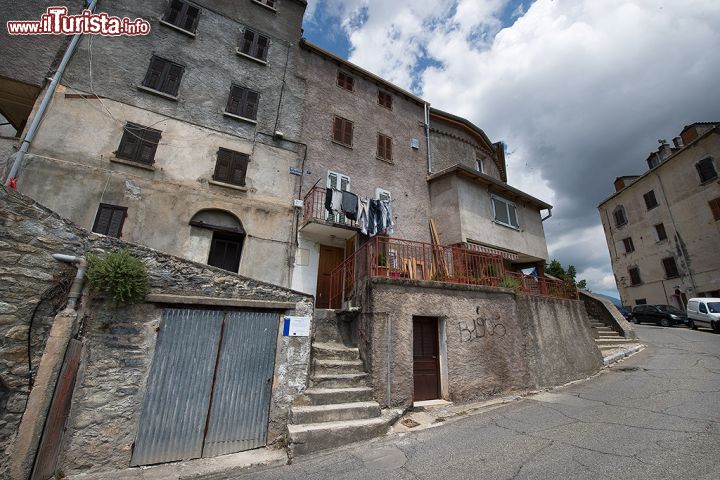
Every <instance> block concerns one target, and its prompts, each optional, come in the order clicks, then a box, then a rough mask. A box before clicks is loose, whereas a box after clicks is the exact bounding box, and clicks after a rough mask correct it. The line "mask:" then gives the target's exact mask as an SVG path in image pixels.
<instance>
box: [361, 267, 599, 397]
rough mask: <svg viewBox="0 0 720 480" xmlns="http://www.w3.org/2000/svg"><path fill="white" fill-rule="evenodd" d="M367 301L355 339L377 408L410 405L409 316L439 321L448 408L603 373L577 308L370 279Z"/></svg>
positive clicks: (469, 289) (487, 290)
mask: <svg viewBox="0 0 720 480" xmlns="http://www.w3.org/2000/svg"><path fill="white" fill-rule="evenodd" d="M370 298H371V301H370V303H369V306H368V307H367V308H366V309H365V311H364V312H363V313H362V314H361V315H359V317H358V321H357V340H358V346H359V348H360V349H361V352H362V356H363V358H364V359H365V361H366V363H367V365H368V368H369V369H370V371H371V376H372V382H373V387H374V389H375V395H376V398H377V399H378V401H379V402H380V403H381V404H383V405H387V404H391V405H393V406H407V405H409V404H410V403H411V402H412V394H413V350H412V339H413V336H412V335H413V333H412V320H413V316H430V317H437V318H439V319H442V320H444V324H445V326H446V330H445V335H446V338H447V353H446V354H447V365H448V385H447V391H448V396H449V398H448V400H452V401H455V402H471V401H476V400H480V399H483V398H487V397H490V396H494V395H498V394H502V393H506V392H511V391H521V390H527V389H534V388H538V387H547V386H552V385H559V384H563V383H566V382H568V381H571V380H576V379H579V378H584V377H586V376H588V375H591V374H592V373H594V372H596V371H597V370H598V369H599V368H600V367H602V357H601V355H600V352H599V350H598V349H597V347H596V346H595V342H594V340H593V337H592V333H591V331H590V327H589V321H588V320H587V317H586V314H585V310H584V306H583V304H582V302H578V301H572V300H558V299H549V298H529V297H528V298H526V297H521V296H516V295H514V294H513V293H512V292H511V291H509V290H506V289H497V288H491V287H479V286H460V285H454V286H451V285H442V284H435V283H428V282H413V281H401V280H389V279H388V280H386V279H383V280H375V281H374V282H373V284H372V287H371V290H370ZM388 335H389V337H388ZM388 338H389V339H390V342H388ZM388 353H389V356H390V358H391V359H392V360H391V367H392V368H391V370H390V372H389V375H388V368H387V358H388ZM441 355H443V352H441ZM388 384H389V385H390V397H389V398H390V401H389V402H388V394H387V392H388Z"/></svg>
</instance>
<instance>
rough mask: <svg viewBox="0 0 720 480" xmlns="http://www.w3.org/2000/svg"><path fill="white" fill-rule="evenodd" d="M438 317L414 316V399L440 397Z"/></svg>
mask: <svg viewBox="0 0 720 480" xmlns="http://www.w3.org/2000/svg"><path fill="white" fill-rule="evenodd" d="M438 350H439V347H438V322H437V318H429V317H414V318H413V379H414V382H415V389H414V393H413V400H414V401H420V400H434V399H436V398H439V397H440V363H439V358H438Z"/></svg>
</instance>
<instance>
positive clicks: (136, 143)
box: [115, 122, 162, 165]
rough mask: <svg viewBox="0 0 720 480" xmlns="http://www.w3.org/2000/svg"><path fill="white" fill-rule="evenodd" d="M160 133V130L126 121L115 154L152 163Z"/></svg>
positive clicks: (147, 163) (139, 161)
mask: <svg viewBox="0 0 720 480" xmlns="http://www.w3.org/2000/svg"><path fill="white" fill-rule="evenodd" d="M161 135H162V132H160V130H155V129H152V128H148V127H144V126H142V125H138V124H136V123H131V122H128V123H127V124H126V125H125V128H124V129H123V136H122V138H121V139H120V146H119V147H118V149H117V151H116V152H115V156H116V157H118V158H124V159H125V160H131V161H133V162H138V163H143V164H146V165H152V164H153V163H155V153H156V151H157V147H158V144H159V143H160V138H161Z"/></svg>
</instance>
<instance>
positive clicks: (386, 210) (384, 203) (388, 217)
mask: <svg viewBox="0 0 720 480" xmlns="http://www.w3.org/2000/svg"><path fill="white" fill-rule="evenodd" d="M380 207H381V208H382V213H383V230H384V233H385V235H392V234H393V232H394V229H393V227H394V226H395V222H393V216H392V204H391V202H390V200H380Z"/></svg>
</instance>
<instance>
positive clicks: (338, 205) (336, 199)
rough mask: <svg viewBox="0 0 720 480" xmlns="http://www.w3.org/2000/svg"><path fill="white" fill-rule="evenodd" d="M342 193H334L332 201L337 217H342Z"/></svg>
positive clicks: (337, 191)
mask: <svg viewBox="0 0 720 480" xmlns="http://www.w3.org/2000/svg"><path fill="white" fill-rule="evenodd" d="M342 197H343V195H342V192H341V191H340V190H335V189H334V188H333V191H332V201H331V202H330V204H331V208H332V211H333V213H334V214H335V215H340V213H341V212H342Z"/></svg>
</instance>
